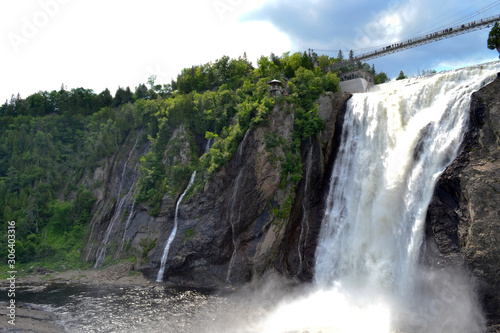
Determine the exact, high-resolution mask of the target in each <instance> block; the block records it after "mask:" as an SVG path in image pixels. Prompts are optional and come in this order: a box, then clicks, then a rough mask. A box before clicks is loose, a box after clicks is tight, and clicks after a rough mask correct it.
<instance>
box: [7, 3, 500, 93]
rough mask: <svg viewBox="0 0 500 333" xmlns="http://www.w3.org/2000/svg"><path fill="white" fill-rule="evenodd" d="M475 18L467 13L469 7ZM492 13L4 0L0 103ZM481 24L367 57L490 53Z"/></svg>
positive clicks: (458, 6) (443, 6)
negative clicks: (473, 29)
mask: <svg viewBox="0 0 500 333" xmlns="http://www.w3.org/2000/svg"><path fill="white" fill-rule="evenodd" d="M474 14H475V15H476V16H472V15H474ZM499 14H500V1H499V0H467V1H465V0H440V1H439V2H438V1H435V0H394V1H375V0H350V1H345V0H293V1H292V0H184V1H171V0H141V1H138V0H136V1H131V0H120V1H118V0H104V1H103V0H101V1H97V0H85V1H83V0H22V1H19V0H2V1H1V2H0V50H1V52H0V73H1V74H0V75H1V76H0V101H4V100H6V99H10V97H11V95H13V94H14V95H17V93H20V95H21V97H23V98H24V97H27V96H29V95H30V94H32V93H35V92H37V91H40V90H42V91H44V90H46V91H52V90H59V89H60V88H61V86H62V85H64V87H65V88H66V89H72V88H78V87H83V88H86V89H92V90H94V92H96V93H100V92H101V91H103V90H104V89H106V88H109V90H110V91H111V93H112V94H114V92H115V91H116V89H118V87H119V86H120V87H127V86H129V87H130V88H131V89H132V90H134V89H135V87H136V86H138V85H139V84H140V83H146V82H147V80H148V78H149V77H150V76H151V75H156V77H157V79H156V82H157V83H161V84H165V83H170V81H171V80H172V79H174V80H175V79H176V77H177V75H178V74H179V73H180V72H181V70H182V69H183V68H186V67H191V66H193V65H200V64H205V63H208V62H211V61H212V62H213V61H216V60H217V59H220V58H221V57H222V56H224V55H228V56H230V57H231V58H238V57H240V56H243V54H244V53H246V54H247V57H248V59H249V60H250V61H251V62H252V63H253V64H254V65H256V62H257V59H258V58H259V57H260V56H262V55H266V56H268V55H270V54H271V53H274V54H277V55H281V54H283V53H284V52H287V51H291V52H292V53H293V52H303V51H306V50H308V49H313V50H333V51H332V52H320V51H317V53H319V54H321V53H325V54H328V55H330V56H336V55H337V52H338V51H336V50H339V49H342V50H343V52H344V54H346V55H347V54H348V52H349V50H354V51H355V54H358V53H362V51H363V49H367V48H372V47H376V46H380V45H385V44H390V43H391V42H392V43H393V42H397V41H402V40H407V39H408V38H410V37H413V36H415V35H420V34H422V33H424V32H427V31H433V30H437V29H439V28H442V27H444V26H446V25H447V24H451V23H453V22H455V21H457V20H460V19H464V18H468V17H469V16H470V20H471V21H473V20H475V19H477V18H479V19H480V18H482V17H488V16H492V15H499ZM488 32H489V29H484V30H481V31H478V32H473V33H470V34H466V35H462V36H460V37H455V38H452V39H448V40H444V41H440V42H437V43H433V44H429V45H426V46H422V47H419V48H415V49H411V50H408V51H404V52H400V53H396V54H393V55H390V56H387V57H384V58H380V59H375V60H372V61H368V63H369V64H370V65H371V64H374V65H375V68H376V70H377V71H383V72H385V73H387V74H388V75H389V77H391V78H394V77H396V76H397V75H398V74H399V71H400V70H403V71H404V72H405V74H407V75H410V76H412V75H417V74H418V73H419V72H420V71H422V70H429V69H436V70H438V71H441V70H446V69H453V68H460V67H464V66H468V65H473V64H479V63H484V62H489V61H494V60H498V53H497V52H496V51H491V50H489V49H487V48H486V40H487V37H488Z"/></svg>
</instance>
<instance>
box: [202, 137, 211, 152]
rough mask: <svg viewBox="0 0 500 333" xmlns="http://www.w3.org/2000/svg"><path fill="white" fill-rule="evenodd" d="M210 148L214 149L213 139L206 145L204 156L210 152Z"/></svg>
mask: <svg viewBox="0 0 500 333" xmlns="http://www.w3.org/2000/svg"><path fill="white" fill-rule="evenodd" d="M210 147H212V139H210V140H207V143H206V145H205V150H204V151H203V154H206V153H208V151H209V150H210Z"/></svg>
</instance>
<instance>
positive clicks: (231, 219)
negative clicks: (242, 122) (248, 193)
mask: <svg viewBox="0 0 500 333" xmlns="http://www.w3.org/2000/svg"><path fill="white" fill-rule="evenodd" d="M248 133H250V130H247V131H246V133H245V136H244V137H243V140H242V141H241V143H240V145H239V146H238V150H237V156H238V163H240V164H241V158H242V156H243V146H244V145H245V141H246V139H247V136H248ZM244 169H245V167H244V166H243V167H240V171H239V172H238V176H237V177H236V182H235V184H234V187H233V196H232V204H231V213H230V217H229V223H230V224H231V235H232V236H231V237H232V241H233V253H232V254H231V259H230V260H229V266H228V267H227V274H226V282H227V283H231V272H232V270H233V266H234V261H235V260H236V252H237V251H238V238H237V237H236V227H235V226H236V223H238V222H239V221H240V213H241V205H239V206H238V209H237V210H238V213H237V214H236V217H235V211H236V203H237V202H239V201H238V191H239V188H240V179H241V176H242V175H243V173H244Z"/></svg>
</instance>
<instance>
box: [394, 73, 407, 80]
mask: <svg viewBox="0 0 500 333" xmlns="http://www.w3.org/2000/svg"><path fill="white" fill-rule="evenodd" d="M404 79H407V76H406V75H405V73H404V72H403V71H400V72H399V76H398V77H397V78H396V80H404Z"/></svg>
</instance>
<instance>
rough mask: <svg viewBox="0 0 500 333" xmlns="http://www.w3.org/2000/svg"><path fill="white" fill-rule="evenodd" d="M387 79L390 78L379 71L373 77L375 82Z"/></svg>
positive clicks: (379, 82)
mask: <svg viewBox="0 0 500 333" xmlns="http://www.w3.org/2000/svg"><path fill="white" fill-rule="evenodd" d="M389 80H390V79H389V77H388V76H387V74H385V73H384V72H380V73H378V74H377V75H375V77H374V83H375V84H381V83H386V82H388V81H389Z"/></svg>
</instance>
